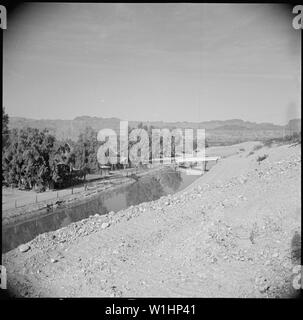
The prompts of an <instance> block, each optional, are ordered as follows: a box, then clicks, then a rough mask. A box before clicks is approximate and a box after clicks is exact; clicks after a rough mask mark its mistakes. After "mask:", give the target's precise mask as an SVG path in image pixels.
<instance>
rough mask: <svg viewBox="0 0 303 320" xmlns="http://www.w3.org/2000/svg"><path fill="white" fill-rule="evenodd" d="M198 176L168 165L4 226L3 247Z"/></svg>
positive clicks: (148, 197)
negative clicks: (143, 175) (83, 198)
mask: <svg viewBox="0 0 303 320" xmlns="http://www.w3.org/2000/svg"><path fill="white" fill-rule="evenodd" d="M196 178H197V176H186V175H184V174H183V173H181V172H178V171H175V170H174V169H172V168H166V169H165V170H162V171H161V172H160V173H157V174H153V175H148V176H145V177H142V178H140V179H139V180H138V181H136V182H134V183H132V184H130V185H124V186H121V187H119V188H117V189H115V190H114V191H113V190H112V191H107V192H104V193H102V194H100V195H99V196H98V197H95V198H93V199H90V200H86V201H82V202H81V203H77V204H73V205H72V204H71V205H68V206H66V207H64V208H61V209H57V210H56V211H55V212H52V213H48V214H44V215H41V216H39V217H37V218H32V219H29V220H27V221H24V222H21V223H18V224H15V225H11V226H4V227H3V229H2V250H3V252H6V251H9V250H11V249H13V248H15V247H17V246H18V245H19V244H21V243H25V242H28V241H30V240H32V239H33V238H35V237H36V236H37V235H39V234H41V233H44V232H48V231H54V230H57V229H60V228H62V227H65V226H67V225H69V224H70V223H72V222H75V221H79V220H82V219H85V218H87V217H89V216H90V215H93V214H96V213H99V214H106V213H107V212H109V211H115V212H116V211H119V210H121V209H125V208H127V207H129V206H131V205H137V204H139V203H142V202H147V201H153V200H156V199H159V198H160V197H162V196H163V195H166V194H171V193H174V192H177V191H180V190H182V189H184V188H185V187H186V186H188V185H189V184H190V183H192V182H193V181H194V180H195V179H196Z"/></svg>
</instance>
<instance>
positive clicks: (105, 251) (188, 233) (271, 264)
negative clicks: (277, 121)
mask: <svg viewBox="0 0 303 320" xmlns="http://www.w3.org/2000/svg"><path fill="white" fill-rule="evenodd" d="M252 148H253V146H252V145H249V144H247V145H246V147H245V148H244V149H245V150H243V148H241V149H242V150H241V151H239V152H238V153H237V154H233V155H231V156H228V157H227V158H225V159H222V160H220V161H219V163H218V164H217V165H216V166H215V167H213V168H212V169H211V171H210V172H208V173H207V174H206V175H204V176H203V177H201V178H200V179H198V180H196V181H195V182H194V183H193V184H192V185H191V186H190V187H188V188H187V189H186V190H184V191H182V192H180V193H178V194H175V195H173V196H167V197H163V198H161V199H159V200H157V201H153V202H149V203H143V204H140V205H138V206H136V207H130V208H128V209H127V210H122V211H120V212H118V213H116V214H108V215H106V216H99V215H96V216H93V217H90V218H88V219H86V220H82V221H79V222H77V223H73V224H71V225H69V226H67V227H65V228H63V229H60V230H57V231H55V232H49V233H45V234H42V235H39V236H38V237H37V238H35V239H34V240H32V241H31V242H29V243H28V244H26V245H24V246H23V247H21V248H17V249H15V250H12V251H10V252H8V253H6V254H5V255H3V264H4V265H5V266H6V268H7V272H8V286H9V289H10V292H11V293H13V294H15V295H17V296H29V297H33V296H40V297H46V296H60V297H70V296H72V297H73V296H98V297H107V296H119V297H120V296H122V297H125V296H126V297H146V296H160V297H289V296H290V295H291V294H293V293H295V290H294V289H293V286H292V281H293V279H294V274H293V268H294V266H296V265H298V264H300V243H301V239H300V236H299V234H300V225H301V198H300V197H301V190H300V188H301V185H300V182H301V181H300V180H301V178H300V177H301V153H300V146H280V147H272V148H270V149H269V148H265V147H263V148H261V149H259V150H254V151H252ZM250 152H253V153H252V154H250ZM233 153H234V152H233ZM264 154H267V155H268V156H267V158H266V159H264V160H263V161H261V162H260V163H258V162H257V158H258V156H262V155H264ZM20 249H21V250H20Z"/></svg>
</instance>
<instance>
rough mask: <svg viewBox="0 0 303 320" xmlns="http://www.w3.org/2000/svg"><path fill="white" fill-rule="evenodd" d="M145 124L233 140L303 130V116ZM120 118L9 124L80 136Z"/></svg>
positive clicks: (217, 140)
mask: <svg viewBox="0 0 303 320" xmlns="http://www.w3.org/2000/svg"><path fill="white" fill-rule="evenodd" d="M139 123H140V121H129V126H130V127H132V128H134V127H137V126H138V124H139ZM142 123H143V125H147V126H153V127H155V128H169V129H172V128H182V129H185V128H192V129H198V128H204V129H206V137H207V139H208V141H209V143H212V144H214V145H215V144H222V143H223V144H225V143H227V144H231V143H238V142H243V141H248V140H257V139H261V140H262V139H265V138H273V137H280V136H282V135H285V134H289V133H291V132H293V131H301V119H293V120H290V121H289V122H288V124H286V125H285V126H282V125H275V124H272V123H256V122H250V121H244V120H241V119H231V120H225V121H222V120H213V121H204V122H186V121H184V122H164V121H152V122H149V121H147V122H142ZM119 125H120V119H118V118H99V117H89V116H81V117H76V118H75V119H73V120H61V119H54V120H51V119H39V120H37V119H29V118H21V117H11V118H10V123H9V126H10V128H18V129H21V128H25V127H33V128H39V129H44V128H47V129H48V130H49V131H50V132H51V133H53V134H54V135H55V136H56V137H57V138H58V139H72V140H77V138H78V136H79V134H80V133H81V132H83V131H84V129H85V128H86V127H91V128H93V129H94V130H96V131H99V130H101V129H104V128H110V129H114V130H115V131H116V132H117V133H118V132H119Z"/></svg>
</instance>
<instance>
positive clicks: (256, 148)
mask: <svg viewBox="0 0 303 320" xmlns="http://www.w3.org/2000/svg"><path fill="white" fill-rule="evenodd" d="M262 148H263V146H262V145H261V144H257V145H256V146H254V147H253V151H257V150H260V149H262Z"/></svg>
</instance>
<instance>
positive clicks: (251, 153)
mask: <svg viewBox="0 0 303 320" xmlns="http://www.w3.org/2000/svg"><path fill="white" fill-rule="evenodd" d="M253 154H255V153H254V152H253V151H250V153H249V154H248V155H247V156H248V157H249V156H251V155H253Z"/></svg>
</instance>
